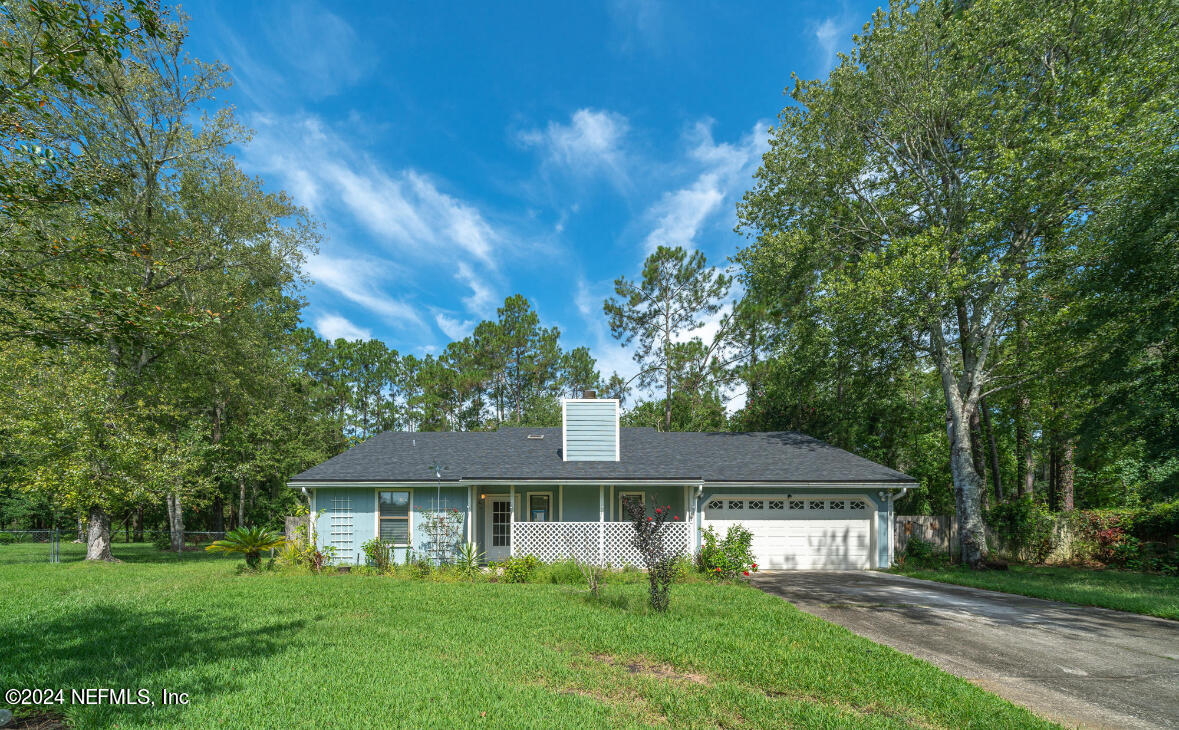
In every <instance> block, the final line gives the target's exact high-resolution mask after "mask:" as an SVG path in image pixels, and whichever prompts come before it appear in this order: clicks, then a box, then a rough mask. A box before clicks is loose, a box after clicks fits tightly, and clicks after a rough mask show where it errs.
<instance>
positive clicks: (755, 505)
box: [749, 499, 764, 509]
mask: <svg viewBox="0 0 1179 730" xmlns="http://www.w3.org/2000/svg"><path fill="white" fill-rule="evenodd" d="M763 504H764V503H763V502H762V501H761V500H760V499H751V500H749V509H762V505H763Z"/></svg>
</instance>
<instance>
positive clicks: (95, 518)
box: [86, 507, 117, 563]
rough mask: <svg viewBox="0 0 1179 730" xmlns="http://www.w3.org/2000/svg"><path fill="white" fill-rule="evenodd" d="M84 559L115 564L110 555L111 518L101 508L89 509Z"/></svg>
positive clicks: (112, 556)
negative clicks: (88, 525)
mask: <svg viewBox="0 0 1179 730" xmlns="http://www.w3.org/2000/svg"><path fill="white" fill-rule="evenodd" d="M86 559H87V560H105V561H106V562H108V563H114V562H117V561H116V560H115V556H114V555H111V518H110V515H108V514H107V513H106V511H105V510H103V509H102V507H91V508H90V527H89V529H88V530H87V533H86Z"/></svg>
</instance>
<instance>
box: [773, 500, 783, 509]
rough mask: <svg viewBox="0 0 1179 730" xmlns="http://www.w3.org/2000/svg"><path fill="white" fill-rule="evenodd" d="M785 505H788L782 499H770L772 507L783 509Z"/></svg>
mask: <svg viewBox="0 0 1179 730" xmlns="http://www.w3.org/2000/svg"><path fill="white" fill-rule="evenodd" d="M785 506H786V503H785V502H783V501H782V500H780V499H771V500H770V509H783V508H784V507H785Z"/></svg>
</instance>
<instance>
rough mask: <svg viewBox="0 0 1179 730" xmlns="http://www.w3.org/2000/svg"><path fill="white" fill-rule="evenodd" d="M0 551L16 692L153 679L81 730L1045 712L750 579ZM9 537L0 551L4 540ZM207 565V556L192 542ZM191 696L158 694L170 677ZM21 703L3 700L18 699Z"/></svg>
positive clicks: (916, 720) (929, 723) (760, 722)
mask: <svg viewBox="0 0 1179 730" xmlns="http://www.w3.org/2000/svg"><path fill="white" fill-rule="evenodd" d="M116 548H117V550H116V554H117V555H120V556H121V557H123V558H125V559H128V560H129V561H132V560H140V559H142V562H127V563H124V564H121V565H90V564H85V563H65V564H61V565H47V564H19V565H13V564H2V561H0V585H3V587H4V590H3V591H2V592H0V652H2V656H3V680H4V681H3V684H4V686H5V688H10V687H42V688H66V689H67V694H68V690H69V689H70V688H87V687H108V688H130V689H131V690H132V691H134V690H137V689H139V688H145V689H148V690H150V691H151V693H152V695H153V696H154V697H155V698H156V702H157V704H156V705H155V706H144V707H130V708H128V707H123V708H113V707H109V706H105V707H102V706H77V705H70V706H67V707H65V708H64V712H65V714H66V716H67V717H68V718H69V719H70V720H71V721H72V722H73V723H74V724H75V725H76V726H77V727H110V726H114V725H116V724H117V726H118V727H120V728H147V727H184V728H214V727H243V726H245V727H250V726H256V727H282V728H287V727H306V728H324V727H340V728H348V727H359V726H366V727H397V726H412V727H417V726H429V727H467V726H474V725H487V726H492V727H581V728H591V727H592V728H596V727H618V726H629V727H636V726H642V725H648V724H670V725H675V726H683V727H716V726H722V727H773V728H782V727H832V728H834V727H865V728H877V727H879V728H884V727H910V726H919V727H945V728H950V727H952V728H962V727H978V728H983V727H994V728H1010V727H1021V728H1026V727H1047V726H1048V724H1047V723H1045V722H1043V721H1041V720H1038V719H1037V718H1036V717H1034V716H1033V715H1031V714H1030V713H1028V712H1027V711H1025V710H1023V709H1020V708H1017V707H1015V706H1013V705H1011V704H1010V703H1008V702H1006V701H1004V700H1002V699H999V698H998V697H996V696H994V695H991V694H988V693H987V692H984V691H983V690H981V689H978V688H977V687H974V686H973V685H971V684H969V683H968V682H965V681H963V680H961V679H958V678H957V677H953V676H951V675H949V674H946V673H944V672H942V671H940V670H938V669H936V668H934V667H933V666H931V665H929V664H926V663H924V662H921V661H918V660H917V659H914V658H912V657H909V656H907V655H904V654H901V653H898V652H896V651H894V650H892V649H889V648H886V647H883V646H879V645H877V644H874V643H872V642H871V641H868V640H867V639H863V638H860V637H857V636H855V635H854V634H851V633H850V632H848V631H846V630H845V629H843V628H841V627H839V626H835V625H832V624H829V623H826V622H824V621H822V620H820V619H818V618H815V617H813V616H810V615H808V614H805V613H802V612H800V611H798V610H796V609H795V608H794V607H793V606H791V605H790V604H788V603H786V602H784V601H782V600H781V599H779V598H775V597H773V596H769V595H766V594H764V593H762V592H760V591H758V590H755V589H752V588H749V587H746V586H739V585H714V584H709V583H693V584H688V585H679V586H676V587H675V588H674V589H673V594H672V603H671V609H670V611H669V612H668V613H667V614H666V615H663V616H659V615H654V614H652V613H650V612H649V611H648V610H647V609H646V604H645V591H644V586H643V585H642V584H636V583H629V584H622V583H617V584H608V585H606V586H604V587H603V597H602V599H601V601H600V602H593V601H591V600H589V599H588V597H587V596H586V595H585V592H584V591H583V590H582V589H580V588H579V587H576V586H568V585H552V584H548V585H541V584H530V585H508V584H503V583H494V584H493V583H485V582H484V583H475V584H463V583H433V582H418V581H411V580H408V579H398V578H388V577H362V576H356V575H330V576H327V575H325V576H306V575H284V574H262V575H256V576H248V575H247V576H237V575H234V565H235V561H227V560H224V559H205V560H202V559H188V557H189V556H185V557H186V560H185V561H183V562H172V563H169V562H153V561H155V560H157V559H158V554H157V553H155V552H154V551H153V550H152V548H150V547H149V546H116ZM0 549H3V548H0ZM192 557H193V558H196V557H197V556H192ZM164 689H167V690H171V691H173V692H185V693H188V694H189V696H190V698H191V699H190V703H189V704H188V705H187V706H182V707H181V706H162V705H160V704H159V698H158V696H157V695H158V694H159V693H160V692H161V691H162V690H164ZM9 706H10V705H9Z"/></svg>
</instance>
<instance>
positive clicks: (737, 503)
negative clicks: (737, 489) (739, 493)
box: [729, 499, 745, 509]
mask: <svg viewBox="0 0 1179 730" xmlns="http://www.w3.org/2000/svg"><path fill="white" fill-rule="evenodd" d="M729 509H745V503H744V502H743V501H741V500H739V499H730V500H729Z"/></svg>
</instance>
